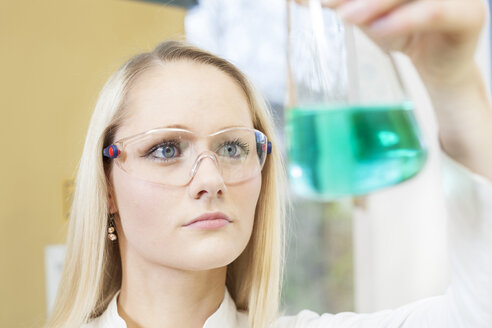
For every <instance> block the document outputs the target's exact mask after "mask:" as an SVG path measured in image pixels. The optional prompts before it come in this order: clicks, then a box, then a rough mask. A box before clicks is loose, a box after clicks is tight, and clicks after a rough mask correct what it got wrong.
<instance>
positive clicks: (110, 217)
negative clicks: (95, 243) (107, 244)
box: [108, 214, 118, 241]
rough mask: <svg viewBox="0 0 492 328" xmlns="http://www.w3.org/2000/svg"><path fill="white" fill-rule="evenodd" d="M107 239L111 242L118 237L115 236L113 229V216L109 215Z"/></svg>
mask: <svg viewBox="0 0 492 328" xmlns="http://www.w3.org/2000/svg"><path fill="white" fill-rule="evenodd" d="M108 238H109V240H111V241H115V240H116V239H118V236H116V229H115V227H114V214H110V215H109V227H108Z"/></svg>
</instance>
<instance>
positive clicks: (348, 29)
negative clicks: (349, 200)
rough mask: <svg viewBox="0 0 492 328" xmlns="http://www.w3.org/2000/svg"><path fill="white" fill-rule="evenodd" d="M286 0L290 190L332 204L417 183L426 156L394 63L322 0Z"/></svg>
mask: <svg viewBox="0 0 492 328" xmlns="http://www.w3.org/2000/svg"><path fill="white" fill-rule="evenodd" d="M303 2H304V4H299V3H298V2H296V1H294V0H287V7H288V10H287V28H288V42H287V61H288V100H287V107H286V135H287V148H288V161H289V164H288V170H289V178H290V182H291V186H292V189H293V191H294V192H295V193H297V194H298V195H300V196H302V197H308V198H314V199H320V200H331V199H336V198H340V197H345V196H357V195H364V194H368V193H370V192H372V191H375V190H378V189H381V188H384V187H387V186H391V185H395V184H398V183H400V182H403V181H405V180H408V179H410V178H412V177H414V176H415V175H416V174H417V173H418V172H419V171H420V170H421V169H422V168H423V166H424V164H425V162H426V159H427V150H426V147H425V145H424V144H423V140H422V137H421V133H420V129H419V127H418V125H417V122H416V120H415V116H414V110H413V109H414V107H413V103H412V102H411V101H410V100H409V99H408V97H407V95H406V93H405V90H404V87H403V84H402V82H401V79H400V76H399V74H398V71H397V67H396V65H395V62H394V59H393V57H392V55H391V54H390V53H389V52H386V51H384V50H382V49H381V48H380V47H378V45H376V44H375V43H374V42H373V41H372V40H370V39H369V37H367V36H366V35H365V34H364V33H363V32H362V31H361V30H359V29H357V28H356V27H354V26H351V25H348V24H345V23H343V22H342V21H341V19H340V18H339V17H338V16H337V14H336V13H335V12H334V11H333V10H331V9H329V8H324V7H322V6H321V4H320V1H319V0H310V1H303Z"/></svg>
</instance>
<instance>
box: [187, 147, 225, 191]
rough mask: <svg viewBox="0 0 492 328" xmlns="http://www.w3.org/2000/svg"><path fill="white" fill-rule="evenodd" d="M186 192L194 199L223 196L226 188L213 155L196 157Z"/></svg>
mask: <svg viewBox="0 0 492 328" xmlns="http://www.w3.org/2000/svg"><path fill="white" fill-rule="evenodd" d="M188 190H189V193H190V196H191V197H192V198H195V199H199V198H202V197H209V198H210V197H220V196H222V195H223V194H224V192H225V191H226V187H225V183H224V179H223V178H222V175H221V173H220V170H219V165H218V162H217V159H216V157H215V156H214V154H212V153H209V152H207V153H204V154H202V155H200V156H199V157H198V159H197V161H196V163H195V165H194V167H193V169H192V177H191V181H190V184H189V186H188Z"/></svg>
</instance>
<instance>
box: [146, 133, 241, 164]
mask: <svg viewBox="0 0 492 328" xmlns="http://www.w3.org/2000/svg"><path fill="white" fill-rule="evenodd" d="M230 145H234V146H238V147H240V148H241V149H242V150H243V151H244V152H245V153H246V155H248V154H249V151H250V149H249V146H248V144H247V143H245V142H242V141H241V140H240V139H239V138H237V139H234V140H230V141H225V142H223V143H222V144H221V145H220V146H219V147H218V148H217V151H218V150H219V149H221V148H222V147H224V146H230ZM169 146H171V147H174V148H176V149H177V150H178V151H179V142H178V141H177V140H168V141H163V142H161V143H159V144H157V145H155V146H153V147H152V148H150V149H149V150H148V151H147V152H146V153H145V155H143V157H146V158H148V157H151V155H152V153H154V152H155V151H156V150H157V149H159V148H161V147H169ZM152 159H153V160H158V161H161V162H169V161H173V160H175V159H176V158H175V157H173V158H160V157H159V158H158V157H153V158H152Z"/></svg>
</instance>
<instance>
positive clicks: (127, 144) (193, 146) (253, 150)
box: [103, 127, 272, 186]
mask: <svg viewBox="0 0 492 328" xmlns="http://www.w3.org/2000/svg"><path fill="white" fill-rule="evenodd" d="M271 148H272V145H271V143H270V142H269V141H268V140H267V137H266V136H265V134H263V133H262V132H260V131H258V130H255V129H251V128H247V127H234V128H228V129H224V130H221V131H218V132H215V133H212V134H210V135H208V136H199V135H197V134H195V133H193V132H191V131H188V130H183V129H175V128H160V129H153V130H149V131H147V132H143V133H140V134H137V135H134V136H131V137H127V138H123V139H121V140H119V141H117V142H115V143H114V144H112V145H109V146H108V147H106V148H104V150H103V155H104V156H105V157H108V158H111V159H113V160H114V161H115V162H116V165H118V166H119V167H120V168H121V169H122V170H123V171H125V172H127V173H128V174H131V175H133V176H135V177H138V178H141V179H143V180H146V181H150V182H154V183H158V184H162V185H169V186H184V185H187V184H188V183H189V182H190V181H191V179H192V178H193V176H194V175H195V173H196V171H197V169H198V167H199V166H200V163H201V162H202V161H203V160H205V159H210V160H212V161H213V162H215V164H216V166H217V168H218V170H219V172H220V174H221V175H222V179H223V180H224V183H226V184H233V183H239V182H242V181H245V180H247V179H249V178H252V177H253V176H255V175H256V174H258V173H259V172H260V171H261V169H262V168H263V164H264V163H265V159H266V156H267V154H269V153H270V152H271Z"/></svg>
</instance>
